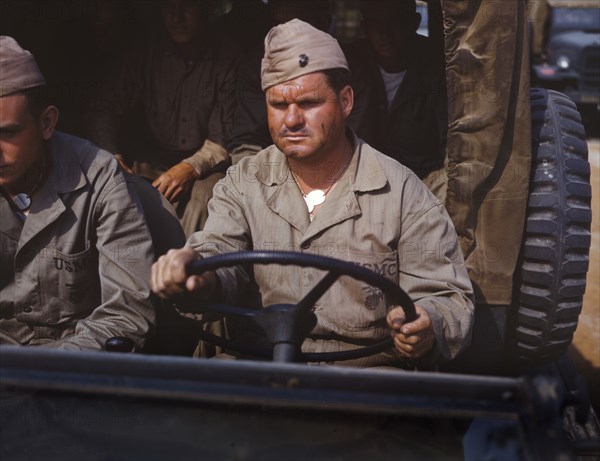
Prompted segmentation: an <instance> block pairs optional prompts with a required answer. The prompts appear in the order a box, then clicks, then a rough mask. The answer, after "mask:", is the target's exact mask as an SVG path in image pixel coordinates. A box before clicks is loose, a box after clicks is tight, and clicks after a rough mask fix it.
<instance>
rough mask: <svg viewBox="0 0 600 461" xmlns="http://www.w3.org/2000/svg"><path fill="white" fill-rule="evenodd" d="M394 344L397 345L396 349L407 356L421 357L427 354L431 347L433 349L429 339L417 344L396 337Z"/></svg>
mask: <svg viewBox="0 0 600 461" xmlns="http://www.w3.org/2000/svg"><path fill="white" fill-rule="evenodd" d="M394 346H395V347H396V350H397V351H398V352H400V353H401V354H402V355H404V356H406V357H413V358H414V357H421V356H422V355H425V354H426V353H427V352H428V351H429V349H431V344H430V343H429V341H423V340H422V341H418V342H417V343H415V344H407V343H405V342H402V341H399V340H398V341H396V338H395V339H394Z"/></svg>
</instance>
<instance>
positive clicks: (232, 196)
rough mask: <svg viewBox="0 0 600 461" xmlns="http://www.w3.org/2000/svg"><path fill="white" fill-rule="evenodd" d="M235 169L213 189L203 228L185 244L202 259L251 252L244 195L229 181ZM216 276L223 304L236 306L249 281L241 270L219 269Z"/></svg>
mask: <svg viewBox="0 0 600 461" xmlns="http://www.w3.org/2000/svg"><path fill="white" fill-rule="evenodd" d="M236 168H237V167H235V166H234V167H231V168H230V169H229V170H228V172H227V176H226V177H225V178H224V179H223V180H221V181H220V182H218V183H217V185H216V186H215V188H214V192H213V198H212V199H211V201H210V202H209V203H208V219H207V221H206V225H205V226H204V229H203V230H202V231H199V232H196V233H194V234H193V235H192V236H191V237H190V238H189V240H188V242H187V246H189V247H191V248H193V249H194V250H196V251H197V252H198V253H199V254H200V255H201V256H202V257H204V258H208V257H210V256H215V255H219V254H223V253H231V252H235V251H247V250H250V249H251V246H252V236H251V232H250V226H249V225H248V221H247V219H246V216H245V213H244V204H243V202H242V198H243V195H242V194H241V193H240V191H239V190H238V188H237V187H236V184H235V181H234V180H233V179H232V178H234V177H235V176H236V175H235V171H236ZM217 275H218V277H219V280H220V281H221V288H222V300H223V301H224V302H227V303H235V301H236V300H237V298H238V295H239V293H241V292H243V290H244V289H245V287H246V285H247V284H248V282H249V280H250V276H249V274H248V273H247V272H246V271H245V270H244V269H243V268H241V267H232V268H227V269H219V270H218V271H217Z"/></svg>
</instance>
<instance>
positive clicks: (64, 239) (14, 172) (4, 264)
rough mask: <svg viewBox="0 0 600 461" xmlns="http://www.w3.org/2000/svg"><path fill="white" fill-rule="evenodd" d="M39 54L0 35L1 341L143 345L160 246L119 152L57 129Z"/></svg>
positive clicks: (150, 316) (98, 346) (151, 309)
mask: <svg viewBox="0 0 600 461" xmlns="http://www.w3.org/2000/svg"><path fill="white" fill-rule="evenodd" d="M45 85H46V84H45V80H44V77H43V76H42V74H41V72H40V71H39V68H38V66H37V63H36V61H35V59H34V57H33V56H32V55H31V54H30V53H29V52H27V51H25V50H23V49H22V48H21V47H20V46H19V45H18V43H17V42H16V41H15V40H14V39H12V38H11V37H6V36H2V37H0V162H1V163H0V191H1V193H2V194H1V197H0V215H1V216H2V221H1V223H0V241H1V244H2V254H1V258H0V343H2V344H24V345H48V346H52V347H60V348H64V349H75V350H78V349H102V348H103V347H104V345H105V342H106V340H107V339H109V338H111V337H115V336H120V337H125V338H128V339H129V340H131V341H132V342H133V344H134V345H135V348H136V349H140V348H142V347H143V346H144V343H145V341H146V337H147V335H148V333H149V332H150V330H151V329H152V327H153V324H154V318H155V309H154V304H153V302H152V301H151V300H152V297H151V292H150V286H149V284H148V282H147V280H148V277H149V275H150V265H151V263H152V260H153V249H152V244H151V239H150V233H149V231H148V227H147V225H146V221H145V219H144V215H143V212H142V209H141V205H140V202H139V200H138V197H137V195H136V194H135V192H134V191H133V189H132V186H131V185H130V184H129V183H128V181H127V178H126V177H125V175H124V173H123V171H122V170H121V168H119V165H118V163H117V161H116V160H115V158H114V157H113V156H112V155H111V154H109V153H108V152H105V151H102V150H100V149H98V148H97V147H96V146H94V145H92V144H90V143H89V142H87V141H84V140H82V139H79V138H76V137H73V136H69V135H66V134H63V133H59V132H55V131H54V128H55V126H56V122H57V120H58V109H57V108H56V107H55V106H53V105H49V104H48V102H47V100H46V98H45V93H46V86H45Z"/></svg>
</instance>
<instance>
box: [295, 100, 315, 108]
mask: <svg viewBox="0 0 600 461" xmlns="http://www.w3.org/2000/svg"><path fill="white" fill-rule="evenodd" d="M318 105H319V102H318V101H302V102H301V103H300V104H299V106H300V107H302V108H303V109H310V108H311V107H316V106H318Z"/></svg>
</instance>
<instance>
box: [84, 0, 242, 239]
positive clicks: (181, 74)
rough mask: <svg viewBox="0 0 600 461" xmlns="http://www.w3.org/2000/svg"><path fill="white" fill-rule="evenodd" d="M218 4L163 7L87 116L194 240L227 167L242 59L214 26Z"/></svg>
mask: <svg viewBox="0 0 600 461" xmlns="http://www.w3.org/2000/svg"><path fill="white" fill-rule="evenodd" d="M213 7H214V2H207V1H200V0H186V1H183V0H164V1H161V2H160V8H159V16H160V22H161V25H160V26H159V30H157V31H156V34H155V35H154V36H153V37H151V38H149V39H147V40H145V41H144V42H143V43H140V44H138V45H137V46H135V47H134V49H133V50H132V51H131V52H130V53H128V54H127V55H126V59H125V60H124V62H123V65H122V66H121V69H120V71H119V72H118V73H117V75H115V76H114V77H113V78H111V79H109V80H108V81H107V82H105V85H104V86H103V91H101V93H100V94H99V95H98V96H97V97H96V98H95V100H94V102H93V104H92V107H91V108H90V110H89V113H88V126H89V137H90V139H91V140H92V141H94V142H95V143H97V144H98V145H99V146H101V147H103V148H105V149H107V150H109V151H110V152H112V153H114V154H115V156H116V157H117V159H118V160H119V162H120V163H121V165H122V166H123V167H124V168H125V169H126V170H128V171H130V168H131V170H132V171H133V172H135V173H136V174H138V175H140V176H143V177H144V178H147V179H148V180H149V181H151V182H152V184H153V186H154V187H156V188H157V189H158V190H159V191H160V192H161V193H162V194H163V195H164V196H165V197H166V198H167V199H168V200H169V201H170V202H172V203H173V204H174V207H175V209H176V211H177V214H178V216H179V217H180V220H181V223H182V225H183V228H184V231H185V232H186V234H187V235H191V234H192V233H193V232H194V231H196V230H198V229H201V228H202V227H203V225H204V222H205V221H206V213H207V203H208V200H209V199H210V197H211V195H212V189H213V187H214V185H215V183H216V182H217V181H218V180H219V179H220V178H222V177H223V176H224V171H225V169H226V167H227V166H228V164H229V156H228V153H227V151H226V149H225V138H226V136H227V133H228V131H229V130H230V129H231V124H232V118H233V110H234V107H235V95H234V91H235V83H234V79H235V71H236V68H237V62H238V56H237V52H236V51H235V49H234V47H231V46H229V42H228V41H227V40H226V38H225V37H221V36H220V35H219V34H218V33H217V32H216V31H215V30H214V29H213V28H212V27H211V24H210V23H209V20H208V18H209V16H210V13H211V11H212V9H213Z"/></svg>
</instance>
